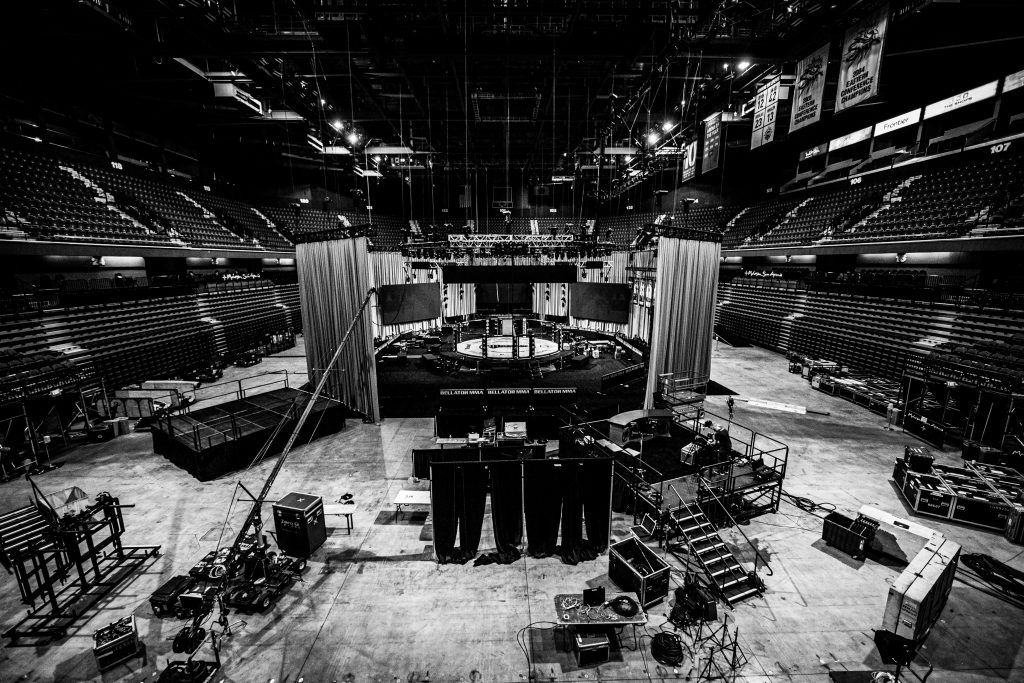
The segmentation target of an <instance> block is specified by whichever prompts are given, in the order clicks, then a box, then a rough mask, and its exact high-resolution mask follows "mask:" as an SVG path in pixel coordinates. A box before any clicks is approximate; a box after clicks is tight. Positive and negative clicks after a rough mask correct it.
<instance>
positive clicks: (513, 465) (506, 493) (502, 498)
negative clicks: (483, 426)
mask: <svg viewBox="0 0 1024 683" xmlns="http://www.w3.org/2000/svg"><path fill="white" fill-rule="evenodd" d="M486 467H487V469H489V470H490V473H491V522H492V523H493V524H494V545H495V548H496V550H495V552H493V553H488V554H486V555H481V556H480V557H479V558H477V561H476V564H477V565H483V564H511V563H513V562H515V561H516V560H518V559H519V558H520V553H519V545H520V544H521V543H522V542H523V470H522V466H521V465H520V464H519V463H518V462H501V463H498V462H495V463H490V464H488V465H487V466H486Z"/></svg>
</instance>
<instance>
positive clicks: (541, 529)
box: [523, 460, 562, 557]
mask: <svg viewBox="0 0 1024 683" xmlns="http://www.w3.org/2000/svg"><path fill="white" fill-rule="evenodd" d="M558 464H559V463H558V462H557V461H553V460H539V461H528V462H525V463H523V498H524V500H523V508H524V511H525V512H526V543H527V545H526V552H527V554H528V555H530V557H547V556H549V555H554V553H555V550H556V549H557V547H558V524H559V522H560V521H561V512H562V493H561V491H560V490H559V488H558V486H559V482H558V478H557V474H556V465H558Z"/></svg>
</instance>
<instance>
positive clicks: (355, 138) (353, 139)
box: [345, 131, 359, 145]
mask: <svg viewBox="0 0 1024 683" xmlns="http://www.w3.org/2000/svg"><path fill="white" fill-rule="evenodd" d="M345 139H346V140H348V143H349V144H350V145H354V144H356V143H357V142H359V133H356V132H355V131H352V132H351V133H349V134H348V137H347V138H345Z"/></svg>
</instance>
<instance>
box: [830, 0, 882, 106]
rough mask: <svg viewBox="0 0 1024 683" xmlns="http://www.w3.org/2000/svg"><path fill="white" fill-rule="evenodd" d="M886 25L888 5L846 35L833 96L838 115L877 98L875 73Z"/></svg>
mask: <svg viewBox="0 0 1024 683" xmlns="http://www.w3.org/2000/svg"><path fill="white" fill-rule="evenodd" d="M888 23H889V5H888V4H886V5H882V6H881V7H879V8H878V9H877V10H876V11H874V12H872V13H871V14H870V15H868V16H867V17H864V19H862V20H861V21H860V23H858V24H856V25H854V26H852V27H851V28H850V29H849V30H848V31H847V32H846V37H845V38H843V53H842V63H841V65H840V68H839V89H838V90H837V92H836V111H837V112H839V111H842V110H844V109H848V108H850V107H852V106H854V105H855V104H859V103H860V102H863V101H864V100H866V99H868V98H870V97H874V96H875V95H877V94H878V73H879V71H880V70H881V67H882V49H883V48H884V47H885V32H886V28H887V27H888Z"/></svg>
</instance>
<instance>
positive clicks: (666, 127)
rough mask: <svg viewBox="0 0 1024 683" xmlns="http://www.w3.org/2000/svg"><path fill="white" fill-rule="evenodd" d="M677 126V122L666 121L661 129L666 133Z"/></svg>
mask: <svg viewBox="0 0 1024 683" xmlns="http://www.w3.org/2000/svg"><path fill="white" fill-rule="evenodd" d="M675 127H676V124H674V123H672V122H671V121H666V122H665V123H663V124H661V129H662V130H663V131H665V132H666V133H667V132H669V131H670V130H672V129H673V128H675Z"/></svg>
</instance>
